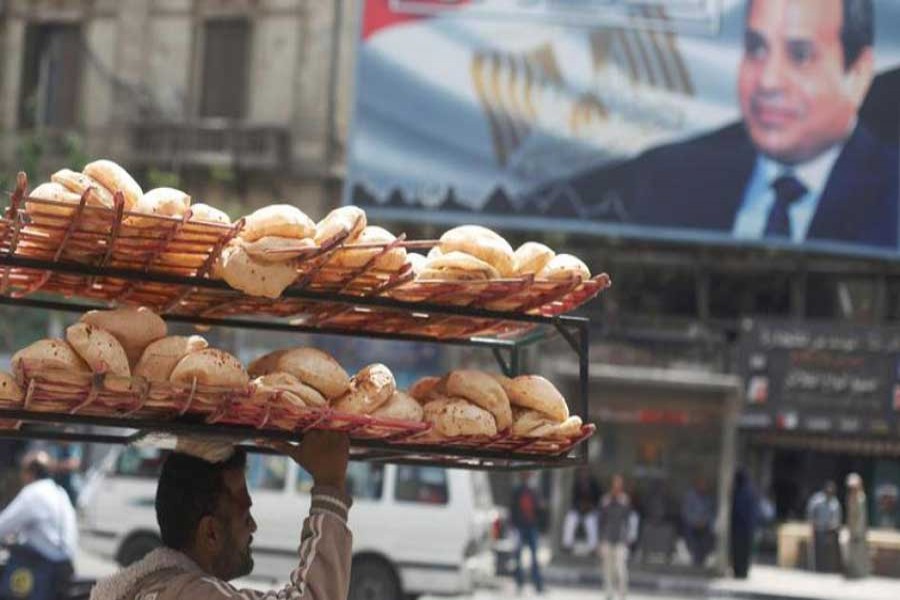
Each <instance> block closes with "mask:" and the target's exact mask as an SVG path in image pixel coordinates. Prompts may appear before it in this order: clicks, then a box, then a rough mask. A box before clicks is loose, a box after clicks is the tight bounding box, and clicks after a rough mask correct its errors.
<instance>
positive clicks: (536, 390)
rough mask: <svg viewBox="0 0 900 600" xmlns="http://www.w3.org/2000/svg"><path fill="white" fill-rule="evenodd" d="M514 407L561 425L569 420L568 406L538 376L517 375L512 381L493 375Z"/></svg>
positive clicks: (551, 385) (546, 382)
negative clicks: (536, 412)
mask: <svg viewBox="0 0 900 600" xmlns="http://www.w3.org/2000/svg"><path fill="white" fill-rule="evenodd" d="M493 377H494V378H495V379H496V380H497V381H498V382H499V383H500V385H501V386H503V390H504V391H505V392H506V396H507V397H508V398H509V401H510V403H511V404H513V405H514V406H521V407H523V408H530V409H532V410H536V411H538V412H541V413H543V414H545V415H547V416H549V417H550V418H551V419H552V420H553V421H555V422H557V423H562V422H563V421H565V420H566V419H568V418H569V406H568V404H566V399H565V398H563V396H562V394H560V393H559V390H557V389H556V387H555V386H554V385H553V384H552V383H550V382H549V381H547V379H545V378H543V377H541V376H540V375H519V376H518V377H516V378H514V379H509V378H508V377H503V376H498V375H493Z"/></svg>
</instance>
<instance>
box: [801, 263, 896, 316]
mask: <svg viewBox="0 0 900 600" xmlns="http://www.w3.org/2000/svg"><path fill="white" fill-rule="evenodd" d="M878 293H879V292H878V284H877V281H876V279H875V278H874V277H847V276H845V275H830V274H825V273H811V274H810V275H809V276H808V279H807V285H806V316H807V317H808V318H810V319H836V320H841V321H850V322H855V323H872V322H874V321H875V318H876V315H877V310H876V307H877V305H878Z"/></svg>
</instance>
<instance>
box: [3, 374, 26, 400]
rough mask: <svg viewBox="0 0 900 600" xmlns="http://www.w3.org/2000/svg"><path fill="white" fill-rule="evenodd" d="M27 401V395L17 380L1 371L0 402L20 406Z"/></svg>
mask: <svg viewBox="0 0 900 600" xmlns="http://www.w3.org/2000/svg"><path fill="white" fill-rule="evenodd" d="M24 399H25V393H24V392H23V391H22V388H21V387H19V384H18V383H16V380H15V378H14V377H13V376H12V375H10V374H9V373H5V372H3V371H0V402H3V403H4V404H6V405H9V404H20V403H21V402H22V400H24Z"/></svg>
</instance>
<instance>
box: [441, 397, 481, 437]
mask: <svg viewBox="0 0 900 600" xmlns="http://www.w3.org/2000/svg"><path fill="white" fill-rule="evenodd" d="M424 414H425V421H426V422H428V423H431V426H432V428H433V429H434V431H435V432H436V433H438V434H439V435H441V436H443V437H448V438H453V437H459V436H488V437H493V436H495V435H497V423H496V421H494V417H493V416H492V415H491V413H489V412H488V411H486V410H484V409H483V408H481V407H480V406H476V405H474V404H472V403H471V402H469V401H468V400H463V399H462V398H438V399H435V400H432V401H431V402H429V403H428V404H426V405H425V407H424Z"/></svg>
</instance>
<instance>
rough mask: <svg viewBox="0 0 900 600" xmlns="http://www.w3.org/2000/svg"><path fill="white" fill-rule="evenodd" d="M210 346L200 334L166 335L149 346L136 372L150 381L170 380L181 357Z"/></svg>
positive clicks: (135, 368) (135, 369) (138, 375)
mask: <svg viewBox="0 0 900 600" xmlns="http://www.w3.org/2000/svg"><path fill="white" fill-rule="evenodd" d="M208 347H209V344H208V343H207V342H206V340H205V339H203V338H202V337H200V336H199V335H192V336H189V337H185V336H180V335H173V336H169V337H164V338H162V339H161V340H156V341H155V342H153V343H151V344H150V345H149V346H147V349H146V350H144V353H143V355H141V359H140V360H139V361H138V363H137V365H136V366H135V367H134V374H135V376H137V377H143V378H145V379H147V380H149V381H169V377H171V375H172V371H174V370H175V367H176V366H177V365H178V363H179V362H181V359H183V358H184V357H185V356H187V355H188V354H191V353H192V352H199V351H200V350H206V349H207V348H208Z"/></svg>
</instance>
